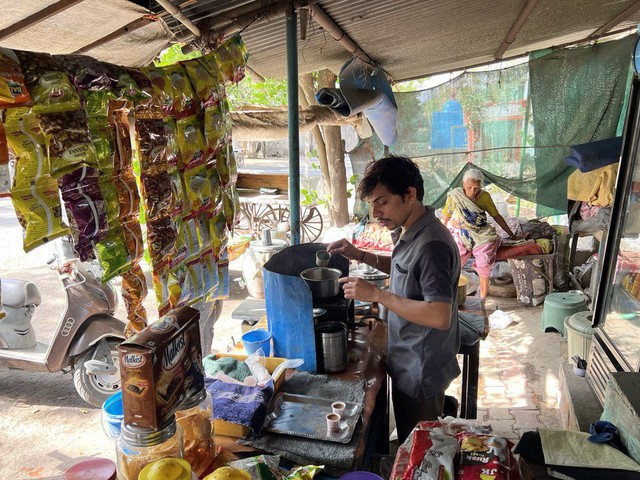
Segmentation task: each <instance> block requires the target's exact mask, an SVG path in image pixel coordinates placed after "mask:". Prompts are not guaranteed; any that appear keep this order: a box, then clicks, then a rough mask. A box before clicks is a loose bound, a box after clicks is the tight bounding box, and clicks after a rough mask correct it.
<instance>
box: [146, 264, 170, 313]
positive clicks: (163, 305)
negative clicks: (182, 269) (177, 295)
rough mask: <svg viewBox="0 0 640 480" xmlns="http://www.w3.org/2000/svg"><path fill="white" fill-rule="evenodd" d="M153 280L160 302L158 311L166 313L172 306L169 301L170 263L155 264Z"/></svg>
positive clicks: (157, 299) (157, 298)
mask: <svg viewBox="0 0 640 480" xmlns="http://www.w3.org/2000/svg"><path fill="white" fill-rule="evenodd" d="M151 280H152V283H153V291H154V293H155V295H156V302H157V303H158V313H160V315H164V313H165V312H167V311H168V310H169V308H171V304H170V303H169V264H168V263H165V264H163V265H157V266H154V268H153V272H152V274H151Z"/></svg>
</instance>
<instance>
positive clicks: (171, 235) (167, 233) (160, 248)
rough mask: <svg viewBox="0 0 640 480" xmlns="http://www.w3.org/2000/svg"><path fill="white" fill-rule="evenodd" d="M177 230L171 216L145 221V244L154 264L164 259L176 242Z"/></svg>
mask: <svg viewBox="0 0 640 480" xmlns="http://www.w3.org/2000/svg"><path fill="white" fill-rule="evenodd" d="M176 236H177V231H176V229H175V227H174V225H173V222H172V221H171V218H169V217H164V218H161V219H159V220H151V221H149V222H148V223H147V245H148V246H149V255H151V261H152V262H153V264H154V265H156V264H158V263H160V262H161V261H163V260H165V261H166V257H167V255H169V254H170V253H171V252H172V251H173V249H174V247H175V243H176Z"/></svg>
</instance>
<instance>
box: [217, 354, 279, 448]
mask: <svg viewBox="0 0 640 480" xmlns="http://www.w3.org/2000/svg"><path fill="white" fill-rule="evenodd" d="M222 357H231V358H235V359H236V360H239V361H242V362H244V361H245V360H246V359H247V355H240V354H235V353H217V354H216V356H215V358H222ZM285 360H286V358H278V357H266V365H265V366H266V367H267V370H269V373H273V371H274V370H275V369H276V367H277V366H278V365H280V364H281V363H283V362H284V361H285ZM285 370H286V369H285ZM285 370H283V371H282V372H281V373H279V374H278V377H277V378H274V379H273V393H274V395H275V394H276V393H277V392H278V391H279V390H280V387H282V384H283V383H284V374H285ZM213 426H214V429H215V433H216V435H223V436H226V437H237V438H241V437H245V436H247V434H248V433H249V431H250V429H249V427H245V426H244V425H240V424H237V423H231V422H226V421H224V420H219V419H215V420H214V422H213Z"/></svg>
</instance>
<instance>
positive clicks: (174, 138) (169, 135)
mask: <svg viewBox="0 0 640 480" xmlns="http://www.w3.org/2000/svg"><path fill="white" fill-rule="evenodd" d="M164 136H165V137H166V139H167V147H166V150H165V158H166V161H167V165H168V167H169V168H176V167H178V168H180V169H182V168H183V164H182V161H181V158H180V148H179V146H178V127H177V125H176V122H175V120H174V119H173V118H169V117H166V118H165V119H164Z"/></svg>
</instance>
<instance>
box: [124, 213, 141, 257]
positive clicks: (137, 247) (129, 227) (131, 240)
mask: <svg viewBox="0 0 640 480" xmlns="http://www.w3.org/2000/svg"><path fill="white" fill-rule="evenodd" d="M122 229H123V231H124V241H125V245H126V247H127V251H128V252H129V255H130V256H131V258H132V259H133V260H134V261H135V260H140V259H141V258H142V256H143V255H144V243H143V241H142V227H141V226H140V222H139V221H138V219H137V218H132V219H130V220H128V221H126V222H124V223H123V224H122Z"/></svg>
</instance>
